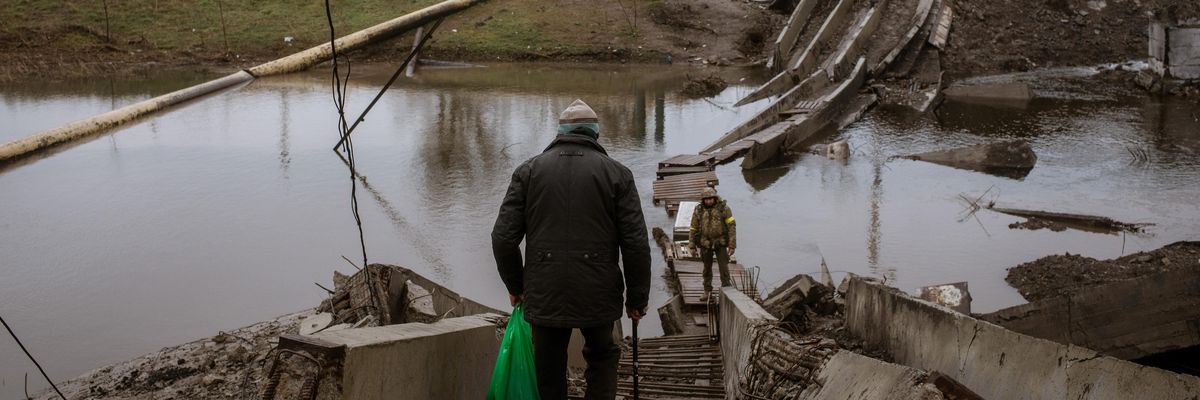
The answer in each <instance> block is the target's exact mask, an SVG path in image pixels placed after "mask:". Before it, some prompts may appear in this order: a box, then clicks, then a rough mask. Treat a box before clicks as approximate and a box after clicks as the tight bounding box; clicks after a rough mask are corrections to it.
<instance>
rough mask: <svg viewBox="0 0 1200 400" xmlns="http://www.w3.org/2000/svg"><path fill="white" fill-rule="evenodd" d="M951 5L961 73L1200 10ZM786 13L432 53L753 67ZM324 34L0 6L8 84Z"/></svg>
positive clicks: (250, 51) (217, 21) (496, 21)
mask: <svg viewBox="0 0 1200 400" xmlns="http://www.w3.org/2000/svg"><path fill="white" fill-rule="evenodd" d="M433 3H436V1H435V0H415V1H411V2H408V3H407V4H402V5H396V4H393V3H392V2H387V1H383V0H366V1H359V2H352V3H344V4H342V3H339V2H334V4H333V17H334V23H335V25H336V27H337V29H338V32H339V34H346V33H349V32H353V31H356V30H359V29H362V28H365V27H368V26H371V25H374V24H376V23H379V22H382V21H385V20H387V19H390V18H393V17H395V16H399V15H402V14H405V13H407V12H410V11H413V10H416V9H418V8H421V7H425V6H428V5H430V4H433ZM953 7H954V16H955V20H954V23H953V24H952V28H951V32H952V34H951V35H950V41H949V43H948V46H947V48H946V57H945V59H944V66H945V69H946V71H947V74H948V76H950V77H952V78H953V77H965V76H970V75H978V74H991V73H1005V72H1018V71H1028V70H1031V69H1038V68H1049V67H1055V66H1069V65H1099V64H1104V63H1119V62H1124V61H1128V60H1135V59H1144V58H1146V57H1147V56H1148V54H1147V50H1146V48H1147V42H1146V40H1147V39H1146V29H1147V24H1148V21H1149V19H1150V17H1151V16H1159V15H1170V16H1174V17H1175V18H1196V17H1200V5H1198V4H1197V3H1195V2H1194V1H1191V0H1156V1H1145V2H1115V1H1114V2H1110V3H1108V4H1104V3H1103V2H1087V1H1083V0H1060V1H1054V2H1051V3H1049V4H1047V3H1045V2H1042V1H1035V0H1020V1H1008V2H993V1H983V0H962V1H956V2H954V4H953ZM1028 10H1033V11H1032V13H1030V12H1027V11H1028ZM106 16H107V17H106ZM786 18H787V15H785V14H782V13H779V12H777V11H774V10H767V9H765V5H764V3H762V2H755V1H728V0H695V1H682V0H653V1H635V0H631V1H628V2H588V1H579V0H572V1H565V2H559V3H557V5H556V6H553V7H550V6H546V5H544V4H542V3H538V2H509V1H490V2H487V3H483V4H481V5H478V6H476V7H473V8H471V9H469V10H467V11H466V12H463V13H461V14H458V15H455V16H453V17H450V18H448V19H447V20H446V22H445V23H444V24H443V25H442V26H441V27H440V28H439V32H437V34H436V35H434V37H433V40H432V41H431V42H430V44H429V45H428V47H427V51H426V52H425V53H424V55H423V56H425V57H428V58H436V59H445V60H458V61H475V62H481V61H576V62H636V63H709V64H722V65H749V64H756V63H761V62H763V61H764V59H765V56H766V54H765V52H764V48H765V46H764V45H765V44H766V43H770V42H772V41H774V38H775V37H776V35H778V32H779V30H780V29H781V28H782V26H783V25H784V23H785V22H786ZM327 40H328V27H327V22H326V19H325V13H324V8H323V7H322V4H321V3H320V2H310V3H305V4H301V5H296V4H292V3H287V2H283V1H279V0H270V1H262V2H253V3H246V2H223V1H203V2H186V3H177V2H164V3H160V2H151V3H145V2H132V3H130V2H121V3H114V4H110V5H109V7H108V9H107V11H106V10H105V9H104V6H103V4H101V3H87V4H83V3H70V2H58V1H49V0H39V1H29V2H21V3H18V4H15V5H13V6H11V7H6V8H5V9H3V10H0V56H2V57H3V58H4V59H5V60H6V61H7V62H6V63H4V65H0V81H12V80H22V79H30V78H38V79H58V78H70V77H87V76H98V75H103V76H110V75H114V74H133V75H136V74H139V73H143V72H145V71H148V70H157V69H163V68H181V69H189V70H197V69H205V70H213V71H218V72H227V71H232V70H236V69H240V68H245V67H248V66H251V65H255V64H258V63H261V62H263V61H268V60H272V59H275V58H278V57H282V56H285V55H288V54H292V53H294V52H296V51H299V50H302V49H306V48H309V47H311V46H315V45H318V44H320V43H322V42H325V41H327ZM411 44H412V38H411V35H410V36H407V37H400V38H396V39H393V40H389V41H386V42H384V43H382V44H378V45H375V46H373V47H371V48H369V49H367V50H364V51H361V52H358V53H356V54H353V55H352V60H354V61H356V62H364V61H376V62H395V61H398V60H400V59H403V57H404V56H405V55H406V52H407V50H408V49H409V48H410V47H411Z"/></svg>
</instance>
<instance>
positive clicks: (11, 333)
mask: <svg viewBox="0 0 1200 400" xmlns="http://www.w3.org/2000/svg"><path fill="white" fill-rule="evenodd" d="M0 324H4V329H6V330H8V335H9V336H12V338H13V340H14V341H16V342H17V346H19V347H21V351H23V352H25V357H29V361H33V365H34V366H36V367H37V369H38V372H41V373H42V377H43V378H46V382H50V387H52V388H54V392H55V393H58V397H61V398H62V399H63V400H67V396H63V393H62V391H61V390H58V385H55V384H54V381H53V380H51V379H50V375H47V374H46V370H45V369H42V364H41V363H39V362H38V360H37V359H36V358H33V354H29V349H26V348H25V344H24V343H21V338H18V337H17V334H16V333H15V332H13V330H12V327H10V326H8V321H5V320H4V317H3V316H0ZM25 379H26V382H28V379H29V375H26V376H25ZM26 395H28V393H26Z"/></svg>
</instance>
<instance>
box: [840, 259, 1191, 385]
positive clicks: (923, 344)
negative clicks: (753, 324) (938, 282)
mask: <svg viewBox="0 0 1200 400" xmlns="http://www.w3.org/2000/svg"><path fill="white" fill-rule="evenodd" d="M846 329H847V330H848V331H849V333H850V334H851V335H853V336H855V337H857V338H859V339H861V340H863V341H864V344H865V345H866V346H867V347H869V348H874V349H879V350H883V351H885V352H887V353H889V354H891V356H892V358H893V359H894V360H895V361H896V362H897V363H899V364H903V365H907V366H910V367H913V368H920V369H925V370H928V371H937V372H940V373H942V374H945V375H947V376H949V377H951V378H953V379H955V380H957V381H958V382H960V383H962V384H963V385H964V386H966V387H967V388H970V389H971V390H972V391H975V392H976V393H978V394H979V395H980V396H982V397H983V398H987V399H1001V400H1003V399H1033V398H1046V399H1126V398H1146V399H1151V398H1153V399H1160V398H1161V399H1168V398H1200V378H1197V377H1195V376H1190V375H1180V374H1175V373H1172V372H1168V371H1164V370H1160V369H1156V368H1151V367H1145V366H1141V365H1138V364H1134V363H1130V362H1127V361H1122V360H1118V359H1115V358H1112V357H1105V356H1101V355H1098V354H1097V353H1095V352H1094V351H1091V350H1087V349H1084V348H1080V347H1076V346H1069V345H1064V344H1060V343H1055V342H1051V341H1048V340H1044V339H1038V338H1034V337H1031V336H1027V335H1022V334H1020V333H1016V332H1013V331H1009V330H1007V329H1004V328H1003V327H1000V326H998V325H994V324H991V323H988V322H985V321H980V320H977V319H974V318H972V317H970V316H966V315H962V314H959V313H956V312H953V311H952V310H949V309H947V308H945V307H941V306H938V305H936V304H933V303H928V302H925V301H921V300H919V299H915V298H912V297H910V296H908V295H906V294H904V293H903V292H900V291H899V290H896V289H894V288H889V287H886V286H883V285H881V284H877V283H870V282H867V281H864V280H862V279H858V278H852V279H851V281H850V283H849V288H848V291H847V297H846Z"/></svg>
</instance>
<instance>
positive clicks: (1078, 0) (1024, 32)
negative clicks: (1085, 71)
mask: <svg viewBox="0 0 1200 400" xmlns="http://www.w3.org/2000/svg"><path fill="white" fill-rule="evenodd" d="M1088 3H1089V2H1088V1H1084V0H1052V1H1049V2H1047V1H1043V0H1014V1H993V0H958V1H954V2H953V4H954V12H955V18H954V23H953V25H952V27H951V28H950V39H949V44H948V47H947V49H946V54H945V57H944V58H943V66H944V67H946V69H947V71H948V75H950V77H951V78H961V77H964V76H969V75H979V74H988V73H1005V72H1018V71H1029V70H1032V69H1038V68H1050V67H1056V66H1080V65H1098V64H1103V63H1114V62H1124V61H1128V60H1134V59H1144V58H1147V57H1148V56H1149V54H1148V51H1147V42H1146V29H1147V24H1148V21H1149V15H1173V16H1174V17H1175V18H1195V17H1197V16H1200V3H1197V2H1196V1H1195V0H1159V1H1116V0H1110V1H1107V2H1103V3H1105V6H1104V7H1103V8H1101V9H1100V10H1099V11H1097V10H1095V9H1094V8H1093V7H1089V5H1088ZM1093 4H1095V3H1093Z"/></svg>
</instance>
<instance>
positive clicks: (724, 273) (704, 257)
mask: <svg viewBox="0 0 1200 400" xmlns="http://www.w3.org/2000/svg"><path fill="white" fill-rule="evenodd" d="M714 253H715V254H714ZM713 255H716V256H717V257H716V258H717V268H720V270H721V286H733V279H731V278H730V277H729V250H728V249H727V248H725V247H718V248H716V249H703V248H702V249H700V261H702V262H704V292H705V293H707V292H710V291H712V264H713Z"/></svg>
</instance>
